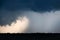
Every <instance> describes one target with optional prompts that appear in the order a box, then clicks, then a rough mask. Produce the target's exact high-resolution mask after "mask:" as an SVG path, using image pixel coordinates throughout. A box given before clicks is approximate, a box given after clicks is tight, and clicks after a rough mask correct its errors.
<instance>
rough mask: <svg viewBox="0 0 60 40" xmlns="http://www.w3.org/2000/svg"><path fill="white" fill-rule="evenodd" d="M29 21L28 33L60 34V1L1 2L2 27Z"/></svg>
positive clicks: (25, 0) (0, 20)
mask: <svg viewBox="0 0 60 40" xmlns="http://www.w3.org/2000/svg"><path fill="white" fill-rule="evenodd" d="M21 16H26V17H27V19H29V22H30V23H29V26H28V27H29V28H28V30H27V32H60V30H59V28H60V0H0V25H1V26H3V25H7V24H9V25H11V23H12V22H15V21H16V20H17V17H21Z"/></svg>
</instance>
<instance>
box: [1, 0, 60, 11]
mask: <svg viewBox="0 0 60 40" xmlns="http://www.w3.org/2000/svg"><path fill="white" fill-rule="evenodd" d="M0 4H1V5H0V6H1V8H4V9H7V10H10V11H13V10H21V9H28V8H30V9H31V10H34V11H43V12H44V11H51V10H60V0H1V1H0Z"/></svg>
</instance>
